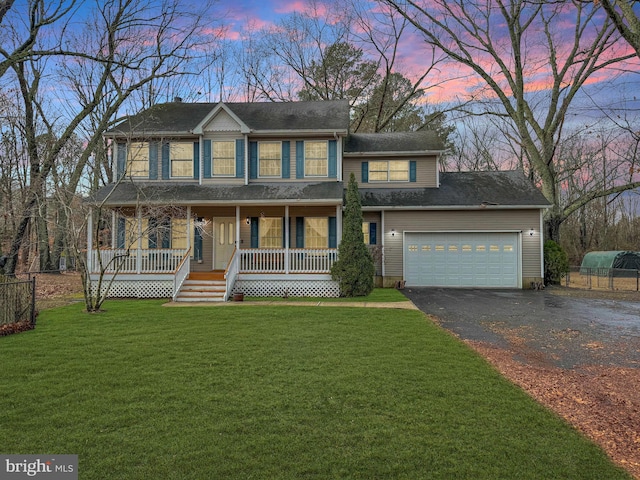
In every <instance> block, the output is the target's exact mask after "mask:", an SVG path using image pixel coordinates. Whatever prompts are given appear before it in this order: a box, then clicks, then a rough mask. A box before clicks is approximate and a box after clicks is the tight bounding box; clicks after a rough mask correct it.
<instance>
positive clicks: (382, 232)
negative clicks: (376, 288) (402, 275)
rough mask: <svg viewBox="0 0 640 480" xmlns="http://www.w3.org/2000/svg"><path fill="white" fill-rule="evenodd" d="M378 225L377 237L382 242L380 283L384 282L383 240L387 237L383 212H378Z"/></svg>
mask: <svg viewBox="0 0 640 480" xmlns="http://www.w3.org/2000/svg"><path fill="white" fill-rule="evenodd" d="M380 223H381V225H380V234H379V235H380V241H381V242H382V243H381V245H382V281H383V282H384V277H385V270H386V269H385V267H384V264H385V259H384V240H385V238H386V236H387V233H386V232H387V227H386V226H385V224H384V210H382V211H381V212H380ZM403 255H404V253H403Z"/></svg>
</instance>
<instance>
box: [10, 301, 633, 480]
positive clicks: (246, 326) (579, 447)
mask: <svg viewBox="0 0 640 480" xmlns="http://www.w3.org/2000/svg"><path fill="white" fill-rule="evenodd" d="M161 304H162V302H161V301H144V300H136V301H110V302H108V303H107V304H106V305H105V308H106V309H107V311H106V312H104V313H101V314H94V315H88V314H86V313H83V312H82V307H81V306H80V305H72V306H68V307H61V308H56V309H52V310H47V311H44V312H42V314H41V315H40V317H39V319H38V326H37V328H36V330H34V331H31V332H27V333H21V334H18V335H12V336H9V337H4V338H0V361H1V362H2V365H3V371H4V373H3V374H2V376H3V380H2V382H1V383H0V398H1V399H2V404H3V405H2V409H1V411H0V442H1V445H2V447H1V449H2V451H3V453H23V454H30V453H42V454H64V453H67V454H78V455H79V461H80V467H79V478H82V479H104V478H109V479H127V480H128V479H152V478H163V479H203V478H233V479H235V478H260V479H279V478H282V479H299V478H318V479H336V478H349V479H356V478H362V479H374V478H385V479H387V478H407V479H416V478H434V479H435V478H443V479H449V478H473V479H481V478H487V479H496V478H505V479H506V478H509V479H511V478H518V479H526V478H531V479H540V478H563V479H588V478H593V479H601V478H607V479H615V478H630V477H628V476H627V474H626V473H625V472H624V471H622V470H620V469H619V468H617V467H616V466H614V465H613V464H611V463H610V461H609V460H608V458H607V457H606V455H605V454H604V453H603V452H602V451H601V450H600V449H599V448H598V447H597V446H595V445H594V444H592V443H591V442H589V441H588V440H587V439H585V438H584V437H583V436H582V435H580V434H579V433H578V432H576V431H575V430H574V429H573V428H572V427H570V426H569V425H567V424H566V423H565V422H564V421H563V420H561V419H559V418H558V417H557V416H555V415H554V414H552V413H550V412H549V411H548V410H546V409H544V408H543V407H542V406H540V405H538V404H537V403H535V402H534V401H533V400H532V399H531V398H529V397H528V396H527V395H526V394H525V393H524V392H522V391H521V390H519V389H518V388H516V387H514V386H513V385H512V384H510V383H509V382H508V381H506V380H505V379H503V378H502V377H501V376H500V375H499V374H498V373H497V372H496V371H495V370H494V369H493V368H492V367H490V366H489V365H488V364H487V363H486V362H485V361H484V360H483V359H482V358H481V357H479V356H478V355H477V354H475V353H474V352H473V351H472V350H470V349H469V348H467V347H466V346H465V345H463V344H462V343H460V342H459V341H457V340H456V339H454V338H453V337H452V336H450V335H449V334H447V333H446V332H444V331H443V330H441V329H440V328H439V327H437V326H435V325H434V324H432V323H431V322H429V321H428V320H427V319H425V317H424V315H423V314H421V313H420V312H417V311H412V310H384V309H368V308H349V307H334V308H331V309H323V308H315V307H305V306H300V307H297V306H286V307H283V306H272V305H258V306H252V305H246V306H243V307H241V308H222V309H220V308H207V307H202V308H199V307H193V308H184V309H167V308H162V307H161Z"/></svg>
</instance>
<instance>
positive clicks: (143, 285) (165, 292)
mask: <svg viewBox="0 0 640 480" xmlns="http://www.w3.org/2000/svg"><path fill="white" fill-rule="evenodd" d="M92 288H93V293H94V294H95V291H96V289H97V288H98V285H97V283H94V284H92ZM103 288H104V287H103ZM172 296H173V281H171V280H139V281H137V280H114V282H113V283H112V284H111V289H110V290H109V298H171V297H172Z"/></svg>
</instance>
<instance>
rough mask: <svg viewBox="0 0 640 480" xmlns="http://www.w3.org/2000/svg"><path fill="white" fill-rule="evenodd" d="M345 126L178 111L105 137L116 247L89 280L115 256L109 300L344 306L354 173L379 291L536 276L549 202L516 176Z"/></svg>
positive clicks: (238, 110)
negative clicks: (277, 299)
mask: <svg viewBox="0 0 640 480" xmlns="http://www.w3.org/2000/svg"><path fill="white" fill-rule="evenodd" d="M348 125H349V105H348V103H347V102H346V101H324V102H289V103H217V104H215V103H183V102H181V101H175V102H171V103H166V104H160V105H156V106H153V107H151V108H149V109H147V110H145V111H143V112H141V113H139V114H137V115H135V116H132V117H130V118H128V119H127V120H125V121H123V122H122V123H121V124H119V125H118V126H117V127H116V128H114V129H112V130H110V131H109V132H107V134H106V138H107V139H109V140H110V141H111V145H112V151H113V155H112V162H113V169H114V171H115V172H116V175H115V178H116V181H115V182H114V183H113V184H110V185H108V186H106V187H104V188H103V189H101V190H100V191H99V192H98V193H97V194H96V196H95V197H94V198H93V202H94V203H95V204H98V205H102V206H103V207H107V208H109V209H110V211H111V215H112V222H111V224H112V225H113V228H112V229H111V237H112V238H111V240H110V243H111V245H112V248H109V249H102V250H100V251H99V252H98V251H96V250H94V249H91V250H89V252H88V262H89V267H90V269H91V271H93V272H94V273H93V274H92V275H94V276H97V272H98V271H99V270H100V268H99V266H100V265H103V270H104V265H106V264H107V263H108V262H109V260H111V259H117V261H114V262H113V263H111V264H109V267H108V268H107V269H106V273H107V277H109V276H114V282H113V285H112V289H111V291H110V295H111V296H124V297H172V298H174V299H176V300H178V301H180V300H184V301H186V300H226V299H228V298H229V296H230V295H231V294H232V293H234V292H239V291H242V292H243V293H245V294H247V295H253V296H283V295H287V296H337V295H338V294H339V290H338V287H337V284H336V283H335V282H333V281H332V280H331V276H330V268H331V265H332V263H333V262H334V261H335V260H336V258H337V254H338V250H337V247H338V245H339V243H340V238H341V232H342V208H343V198H344V189H345V187H346V182H347V181H348V179H349V176H350V174H351V173H354V174H355V175H356V178H357V179H358V183H359V188H360V193H361V197H362V205H363V214H364V223H363V233H364V237H365V242H367V243H368V244H369V245H371V248H372V252H373V253H374V258H375V260H376V264H377V265H376V276H377V277H378V278H377V281H378V284H379V285H383V286H394V285H397V284H398V283H403V284H404V283H406V285H409V286H419V285H426V286H457V287H510V288H522V287H523V286H528V284H529V282H531V281H540V280H541V278H542V276H543V272H542V268H543V267H542V237H541V228H542V212H543V209H544V208H546V207H547V206H548V202H547V201H546V200H545V199H544V197H543V196H542V194H541V193H540V192H539V191H538V190H537V189H536V188H535V187H533V186H532V185H531V184H530V182H529V181H528V180H527V179H526V178H525V176H524V175H523V174H522V173H521V172H517V171H510V172H466V173H440V172H439V166H438V159H439V156H440V155H441V154H442V151H443V146H442V142H441V141H440V140H439V139H438V137H437V136H436V135H435V134H433V133H432V132H406V133H385V134H351V135H350V134H349V131H348ZM89 231H90V232H92V231H93V229H92V228H90V229H89ZM91 235H92V234H91V233H90V238H89V242H88V244H89V245H93V238H91ZM98 253H100V255H98Z"/></svg>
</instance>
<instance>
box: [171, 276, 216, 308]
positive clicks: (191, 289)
mask: <svg viewBox="0 0 640 480" xmlns="http://www.w3.org/2000/svg"><path fill="white" fill-rule="evenodd" d="M226 286H227V285H226V281H225V279H224V272H192V273H190V274H189V277H188V278H187V279H186V280H185V281H184V283H183V284H182V288H181V289H180V291H179V292H178V295H177V297H176V302H222V301H223V300H224V294H225V289H226Z"/></svg>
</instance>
